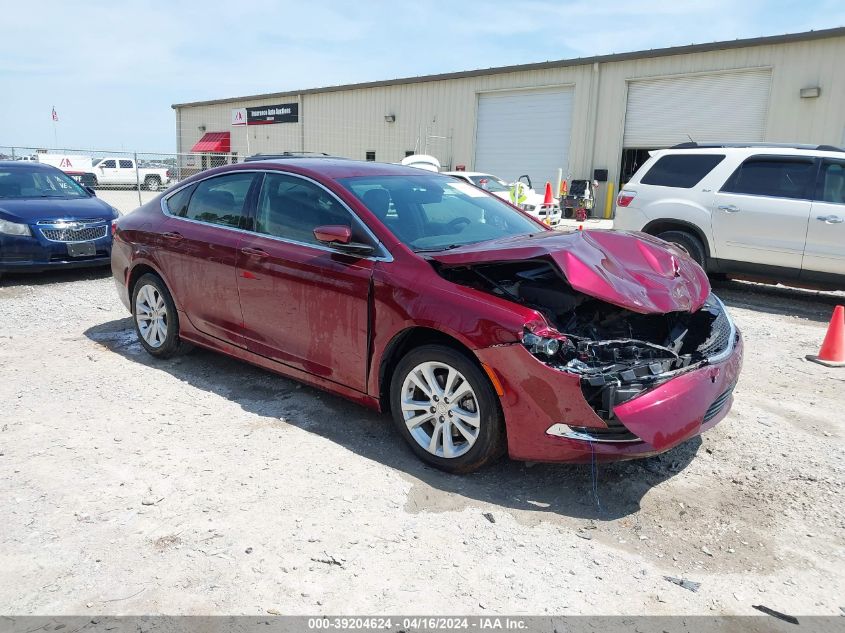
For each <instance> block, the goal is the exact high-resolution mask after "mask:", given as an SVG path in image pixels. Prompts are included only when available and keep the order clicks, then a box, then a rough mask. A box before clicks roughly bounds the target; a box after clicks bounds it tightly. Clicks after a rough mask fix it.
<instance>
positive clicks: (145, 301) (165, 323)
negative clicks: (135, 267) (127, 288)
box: [131, 273, 187, 359]
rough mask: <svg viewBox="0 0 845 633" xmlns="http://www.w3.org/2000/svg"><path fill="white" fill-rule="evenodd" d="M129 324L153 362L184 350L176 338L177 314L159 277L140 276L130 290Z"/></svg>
mask: <svg viewBox="0 0 845 633" xmlns="http://www.w3.org/2000/svg"><path fill="white" fill-rule="evenodd" d="M131 305H132V321H133V323H134V324H135V333H136V334H137V335H138V340H139V341H141V345H143V347H144V349H145V350H147V352H148V353H149V354H151V355H152V356H155V357H156V358H162V359H164V358H171V357H173V356H176V355H177V354H179V353H180V352H182V351H185V350H186V349H187V345H186V344H185V343H183V342H182V339H181V338H179V314H178V313H177V311H176V304H175V303H173V297H171V296H170V292H169V291H168V290H167V286H165V285H164V282H163V281H162V280H161V278H160V277H159V276H158V275H153V274H151V273H147V274H146V275H142V276H141V277H140V279H138V281H137V282H135V286H134V287H133V288H132V304H131Z"/></svg>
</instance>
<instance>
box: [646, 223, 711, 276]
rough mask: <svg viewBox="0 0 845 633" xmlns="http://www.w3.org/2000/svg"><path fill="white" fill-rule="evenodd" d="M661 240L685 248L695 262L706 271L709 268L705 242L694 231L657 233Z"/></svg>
mask: <svg viewBox="0 0 845 633" xmlns="http://www.w3.org/2000/svg"><path fill="white" fill-rule="evenodd" d="M657 237H659V238H660V239H661V240H664V241H666V242H670V243H672V244H675V245H676V246H680V247H681V248H682V249H684V250H685V251H686V252H687V253H689V256H690V257H692V258H693V259H694V260H695V263H696V264H698V265H699V266H701V267H702V268H703V269H704V270H705V271H706V270H707V252H706V251H705V250H704V244H702V243H701V240H700V239H698V238H697V237H696V236H695V235H693V234H692V233H687V232H686V231H664V232H663V233H659V234H658V235H657Z"/></svg>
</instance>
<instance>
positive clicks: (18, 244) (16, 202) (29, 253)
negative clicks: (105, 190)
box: [0, 161, 118, 275]
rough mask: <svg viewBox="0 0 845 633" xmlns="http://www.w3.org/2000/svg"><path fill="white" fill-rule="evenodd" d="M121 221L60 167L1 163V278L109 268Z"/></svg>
mask: <svg viewBox="0 0 845 633" xmlns="http://www.w3.org/2000/svg"><path fill="white" fill-rule="evenodd" d="M117 217H118V213H117V211H115V209H114V208H113V207H111V206H110V205H108V204H106V203H105V202H103V201H102V200H99V199H97V198H96V196H94V192H93V191H91V190H89V189H86V188H85V187H83V186H82V185H80V184H79V183H77V182H76V181H75V180H73V179H72V178H70V177H69V176H67V175H66V174H65V173H64V172H62V171H60V170H58V169H56V168H55V167H51V166H50V165H42V164H40V163H32V162H23V161H17V162H12V161H0V275H2V274H3V273H5V272H10V271H39V270H48V269H52V268H77V267H85V266H105V265H107V264H108V263H109V261H110V257H111V244H112V222H113V221H114V220H115V219H116V218H117Z"/></svg>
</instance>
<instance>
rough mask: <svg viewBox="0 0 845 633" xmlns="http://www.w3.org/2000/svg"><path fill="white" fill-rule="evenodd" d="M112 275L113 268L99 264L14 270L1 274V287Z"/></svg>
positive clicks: (49, 283) (39, 284)
mask: <svg viewBox="0 0 845 633" xmlns="http://www.w3.org/2000/svg"><path fill="white" fill-rule="evenodd" d="M110 276H111V268H110V267H109V266H108V264H106V265H105V266H98V267H96V268H69V269H64V270H45V271H41V272H31V273H30V272H14V273H2V275H0V289H2V288H15V287H20V286H49V285H52V284H63V283H71V282H74V281H90V280H94V279H105V278H106V277H110Z"/></svg>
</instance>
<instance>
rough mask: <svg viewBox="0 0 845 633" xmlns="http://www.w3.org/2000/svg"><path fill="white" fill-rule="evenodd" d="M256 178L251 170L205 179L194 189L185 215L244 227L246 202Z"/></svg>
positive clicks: (203, 220)
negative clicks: (249, 171)
mask: <svg viewBox="0 0 845 633" xmlns="http://www.w3.org/2000/svg"><path fill="white" fill-rule="evenodd" d="M253 178H254V175H253V174H252V173H245V174H228V175H226V176H217V177H216V178H209V179H208V180H203V181H202V182H200V183H199V184H198V185H197V188H196V189H195V190H194V195H192V196H191V200H190V202H188V209H187V212H186V213H185V215H184V216H183V217H186V218H188V219H189V220H197V221H199V222H208V223H209V224H220V225H221V226H232V227H236V228H239V227H241V226H242V224H243V219H244V203H245V202H246V197H247V194H248V193H249V188H250V186H251V185H252V181H253Z"/></svg>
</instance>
